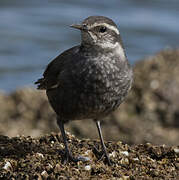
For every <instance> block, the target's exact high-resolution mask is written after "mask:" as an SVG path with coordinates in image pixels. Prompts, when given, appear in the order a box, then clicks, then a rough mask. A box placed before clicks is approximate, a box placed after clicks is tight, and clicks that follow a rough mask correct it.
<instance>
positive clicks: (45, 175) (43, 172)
mask: <svg viewBox="0 0 179 180" xmlns="http://www.w3.org/2000/svg"><path fill="white" fill-rule="evenodd" d="M41 176H42V177H43V178H45V179H47V178H48V176H49V175H48V173H47V171H45V170H44V171H42V173H41Z"/></svg>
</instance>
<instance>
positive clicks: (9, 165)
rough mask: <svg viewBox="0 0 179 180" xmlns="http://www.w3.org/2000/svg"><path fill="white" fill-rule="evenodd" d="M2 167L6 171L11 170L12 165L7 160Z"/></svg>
mask: <svg viewBox="0 0 179 180" xmlns="http://www.w3.org/2000/svg"><path fill="white" fill-rule="evenodd" d="M3 169H5V170H6V171H11V170H12V165H11V163H10V162H9V161H7V162H6V164H5V165H4V167H3Z"/></svg>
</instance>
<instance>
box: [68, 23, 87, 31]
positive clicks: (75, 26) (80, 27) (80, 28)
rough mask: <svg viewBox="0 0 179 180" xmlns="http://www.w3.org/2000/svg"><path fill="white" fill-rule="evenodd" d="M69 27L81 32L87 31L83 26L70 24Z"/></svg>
mask: <svg viewBox="0 0 179 180" xmlns="http://www.w3.org/2000/svg"><path fill="white" fill-rule="evenodd" d="M70 27H72V28H75V29H79V30H81V31H87V30H88V28H87V26H86V25H84V24H72V25H71V26H70Z"/></svg>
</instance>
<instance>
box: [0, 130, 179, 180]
mask: <svg viewBox="0 0 179 180" xmlns="http://www.w3.org/2000/svg"><path fill="white" fill-rule="evenodd" d="M57 136H58V134H55V133H53V134H50V135H46V136H43V137H40V138H37V139H33V138H31V137H15V138H8V137H7V136H0V179H33V180H35V179H38V180H42V179H61V180H62V179H119V180H128V179H130V180H134V179H137V180H139V179H144V180H147V179H170V180H171V179H176V180H177V179H179V146H178V147H177V146H174V147H167V146H165V145H162V146H153V145H151V144H150V143H147V144H143V145H142V144H140V145H133V146H129V145H127V144H123V143H122V142H120V141H119V142H108V143H106V145H107V149H108V152H109V156H110V158H111V161H112V166H108V165H107V164H106V163H105V159H101V160H100V157H101V154H100V152H98V151H95V148H94V146H96V147H97V148H98V149H99V145H100V142H99V141H91V140H87V139H84V140H79V139H77V138H75V137H74V136H72V135H70V134H68V141H69V142H70V147H71V149H72V152H73V154H74V156H78V155H79V154H80V155H82V156H85V157H88V161H87V162H78V163H69V164H63V143H62V142H61V141H60V142H59V141H58V140H57Z"/></svg>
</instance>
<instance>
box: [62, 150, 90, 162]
mask: <svg viewBox="0 0 179 180" xmlns="http://www.w3.org/2000/svg"><path fill="white" fill-rule="evenodd" d="M78 161H82V162H87V161H90V158H89V157H84V156H78V157H73V156H72V154H71V152H65V154H64V158H63V163H64V164H66V163H69V162H75V163H76V162H78Z"/></svg>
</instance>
